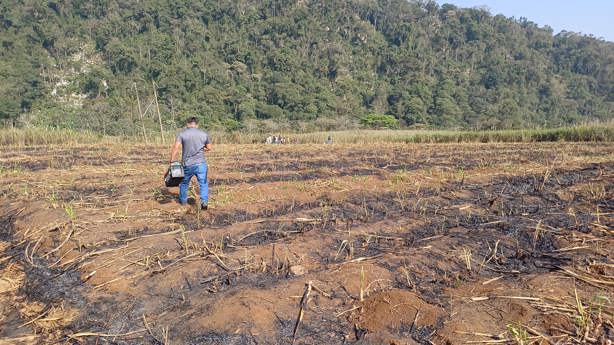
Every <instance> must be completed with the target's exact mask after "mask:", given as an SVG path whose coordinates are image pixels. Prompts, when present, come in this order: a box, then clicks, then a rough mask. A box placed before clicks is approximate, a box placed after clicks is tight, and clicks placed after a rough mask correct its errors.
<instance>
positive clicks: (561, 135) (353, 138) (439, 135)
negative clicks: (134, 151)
mask: <svg viewBox="0 0 614 345" xmlns="http://www.w3.org/2000/svg"><path fill="white" fill-rule="evenodd" d="M174 132H175V131H173V130H170V131H167V135H166V138H165V142H166V143H171V142H172V141H173V140H174ZM210 134H211V136H212V138H213V139H214V142H215V143H216V144H257V143H263V142H264V139H265V138H266V136H268V135H281V136H282V137H284V138H287V139H289V142H290V143H293V144H323V143H324V142H325V141H326V139H327V138H328V136H329V135H330V136H331V137H332V138H333V141H334V143H338V144H373V143H395V142H405V143H461V142H463V143H492V142H544V141H566V142H590V141H592V142H611V141H614V124H612V123H606V124H596V125H582V126H573V127H561V128H552V129H526V130H492V131H455V130H351V131H332V132H311V133H292V132H287V133H285V132H282V133H267V134H264V133H254V132H243V131H237V132H217V131H211V132H210ZM101 142H107V143H108V142H130V143H135V142H136V143H140V142H143V138H142V137H140V136H137V137H108V136H102V135H100V134H96V133H91V132H78V131H73V130H68V129H47V128H25V129H0V145H1V146H33V145H51V144H55V145H75V144H87V143H101ZM148 142H150V143H153V144H161V140H160V137H159V136H155V137H152V138H149V140H148Z"/></svg>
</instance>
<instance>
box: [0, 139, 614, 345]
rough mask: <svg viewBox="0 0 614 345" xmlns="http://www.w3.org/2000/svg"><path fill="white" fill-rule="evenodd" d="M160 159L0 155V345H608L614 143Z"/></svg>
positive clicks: (234, 150)
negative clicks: (182, 170)
mask: <svg viewBox="0 0 614 345" xmlns="http://www.w3.org/2000/svg"><path fill="white" fill-rule="evenodd" d="M166 151H167V149H166V148H162V147H159V146H153V147H151V146H146V145H141V144H125V143H105V144H104V145H103V144H99V143H91V144H74V145H42V146H24V147H11V149H10V150H3V151H2V152H1V153H0V166H1V167H2V169H1V171H2V175H1V177H0V179H1V180H2V181H1V184H0V205H1V212H0V272H1V278H0V344H5V343H6V344H58V343H61V344H416V343H420V344H465V343H486V344H487V343H493V344H500V343H501V344H504V343H508V344H529V343H541V344H556V343H559V344H567V343H578V344H580V343H595V344H600V343H603V344H607V343H608V342H612V341H613V340H614V325H613V321H612V320H613V319H612V315H613V313H614V307H613V305H612V299H613V298H614V262H613V257H612V254H613V253H612V248H614V246H613V244H614V237H613V235H614V217H613V215H614V148H613V147H612V145H611V143H607V142H586V143H567V142H540V143H482V144H479V143H462V144H405V143H384V142H382V143H380V144H379V145H378V146H377V149H376V150H375V149H373V148H372V147H368V146H365V145H362V144H334V145H273V146H265V145H218V146H216V150H215V151H214V152H213V153H212V154H211V155H210V156H209V157H208V161H209V166H210V175H209V181H210V187H211V198H212V199H211V207H210V210H209V211H207V212H201V211H199V210H197V208H196V207H195V205H194V204H192V205H191V206H189V207H184V208H182V207H179V206H178V205H177V204H176V202H175V201H174V200H175V199H176V196H177V190H176V189H175V188H164V187H162V186H161V175H162V173H163V172H164V165H165V164H164V162H165V158H164V157H166V155H167V154H168V153H167V152H166ZM196 195H198V191H197V190H195V189H192V190H191V196H192V202H195V200H193V199H194V196H196Z"/></svg>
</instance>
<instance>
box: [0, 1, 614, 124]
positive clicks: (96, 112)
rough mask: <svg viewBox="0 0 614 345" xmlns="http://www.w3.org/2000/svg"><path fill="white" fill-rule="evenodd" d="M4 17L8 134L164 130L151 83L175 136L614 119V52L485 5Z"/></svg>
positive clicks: (39, 12)
mask: <svg viewBox="0 0 614 345" xmlns="http://www.w3.org/2000/svg"><path fill="white" fill-rule="evenodd" d="M0 10H1V11H0V13H2V14H0V23H2V25H0V33H1V34H2V39H1V40H2V47H3V50H2V51H1V52H0V57H1V58H2V63H1V64H0V78H1V79H3V80H5V81H6V83H4V84H5V85H4V86H0V118H3V119H4V120H5V122H11V123H17V124H29V125H43V126H54V127H68V128H77V129H90V130H93V131H102V132H105V133H108V134H135V133H138V131H139V130H140V129H142V127H145V128H146V130H155V128H156V127H157V124H158V118H157V116H156V112H155V111H154V108H153V102H152V101H153V89H152V85H156V91H157V94H158V96H159V105H160V111H161V118H160V120H161V122H162V123H163V125H164V126H165V127H171V128H172V127H177V126H178V125H180V124H181V119H182V118H183V117H185V116H187V115H189V114H196V115H197V116H199V117H201V119H202V120H203V122H204V123H205V125H206V126H208V127H213V128H223V129H226V130H238V129H246V130H279V129H287V128H298V129H303V130H310V129H325V130H329V129H343V128H351V127H356V126H358V124H359V119H360V118H361V117H364V116H366V115H368V114H373V113H377V114H389V115H392V116H394V117H395V118H396V119H397V120H398V121H399V122H400V123H401V124H403V125H407V126H414V127H432V128H481V129H483V128H521V127H535V126H558V125H567V124H573V123H579V122H588V121H604V120H605V121H607V120H611V119H612V118H614V43H611V42H607V41H604V40H600V39H596V38H594V37H589V36H584V35H579V34H575V33H570V32H563V33H560V34H557V35H553V34H552V31H551V30H549V29H548V28H541V27H539V26H538V25H537V24H535V23H532V22H530V21H528V20H526V19H524V18H521V19H518V20H513V19H510V18H506V17H504V16H502V15H496V16H493V15H491V14H490V13H489V12H488V11H486V10H484V9H480V8H470V9H466V8H458V7H456V6H453V5H448V4H446V5H442V6H439V5H437V3H435V2H433V1H412V2H407V1H404V0H352V1H350V0H346V1H338V2H334V3H328V2H319V1H308V0H300V1H286V0H269V1H251V0H241V1H216V2H213V1H204V2H190V1H182V2H178V3H174V2H171V1H167V0H156V1H147V2H129V3H123V2H119V1H107V0H105V1H100V2H96V3H92V2H89V1H82V0H74V1H69V0H66V1H59V0H58V1H50V2H48V3H46V4H40V3H38V2H36V1H16V0H11V1H7V2H4V3H3V4H1V5H0ZM79 54H81V55H79ZM76 55H79V56H81V58H79V59H76V58H75V56H76ZM88 61H89V62H88ZM154 83H155V84H154ZM54 90H55V91H54ZM137 90H138V93H139V98H140V101H142V103H143V104H142V105H141V106H142V109H141V111H143V112H144V111H145V110H146V109H148V110H147V113H146V114H145V116H144V117H143V119H141V116H140V113H139V110H138V101H137V97H136V92H137ZM54 92H55V93H54Z"/></svg>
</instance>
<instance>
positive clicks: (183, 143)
mask: <svg viewBox="0 0 614 345" xmlns="http://www.w3.org/2000/svg"><path fill="white" fill-rule="evenodd" d="M179 147H181V164H182V165H183V170H184V171H183V173H184V177H183V180H182V181H181V184H180V185H179V203H180V204H181V205H186V204H187V203H188V188H189V187H190V180H191V179H192V176H196V179H197V180H198V185H199V186H200V208H201V209H202V210H206V209H207V208H208V205H209V185H208V183H207V160H206V159H205V152H209V151H211V141H210V139H209V135H208V134H207V133H205V132H203V131H201V130H200V129H198V119H197V118H195V117H190V118H189V119H188V121H187V123H186V128H185V129H183V130H182V131H181V132H179V133H177V137H176V139H175V144H174V145H173V147H172V149H171V160H170V161H171V163H172V162H175V161H176V159H177V154H178V153H179Z"/></svg>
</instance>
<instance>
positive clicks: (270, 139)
mask: <svg viewBox="0 0 614 345" xmlns="http://www.w3.org/2000/svg"><path fill="white" fill-rule="evenodd" d="M265 143H266V144H272V143H273V137H271V136H270V135H269V136H268V137H266V140H265Z"/></svg>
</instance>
